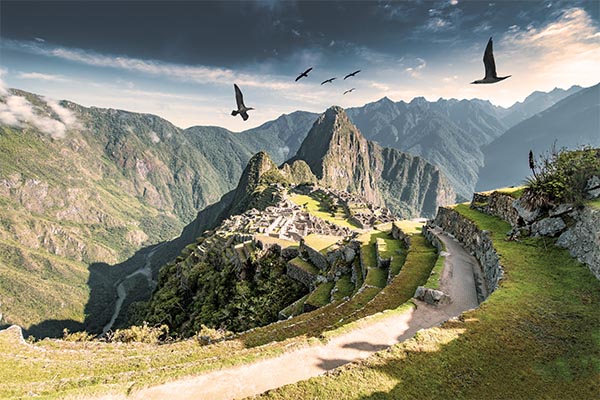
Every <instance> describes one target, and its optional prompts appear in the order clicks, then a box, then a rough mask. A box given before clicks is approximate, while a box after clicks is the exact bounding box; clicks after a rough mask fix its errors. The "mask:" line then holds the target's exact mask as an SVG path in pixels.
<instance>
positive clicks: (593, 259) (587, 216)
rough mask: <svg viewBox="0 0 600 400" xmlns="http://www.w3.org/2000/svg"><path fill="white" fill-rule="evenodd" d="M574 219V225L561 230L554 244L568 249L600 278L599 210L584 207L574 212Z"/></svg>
mask: <svg viewBox="0 0 600 400" xmlns="http://www.w3.org/2000/svg"><path fill="white" fill-rule="evenodd" d="M575 220H576V222H575V225H573V226H572V227H570V228H569V229H568V230H566V231H565V232H563V233H562V234H561V235H560V236H559V237H558V240H557V242H556V244H557V245H559V246H561V247H564V248H566V249H568V250H569V252H570V253H571V255H572V256H573V257H575V258H577V259H578V260H579V261H580V262H582V263H584V264H586V265H587V266H588V268H589V269H590V271H592V273H593V274H594V276H596V278H597V279H600V210H598V209H595V208H590V207H588V208H584V209H583V210H581V211H579V212H577V213H576V214H575Z"/></svg>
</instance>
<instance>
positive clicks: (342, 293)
mask: <svg viewBox="0 0 600 400" xmlns="http://www.w3.org/2000/svg"><path fill="white" fill-rule="evenodd" d="M350 279H351V277H350V275H343V276H342V277H341V278H340V279H338V280H337V281H336V282H335V287H334V291H333V294H332V299H333V301H340V300H343V299H344V298H345V297H350V296H352V293H353V292H354V283H352V281H351V280H350Z"/></svg>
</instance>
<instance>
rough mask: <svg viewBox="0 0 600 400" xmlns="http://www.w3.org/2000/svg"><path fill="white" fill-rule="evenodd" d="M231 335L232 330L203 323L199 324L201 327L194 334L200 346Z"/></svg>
mask: <svg viewBox="0 0 600 400" xmlns="http://www.w3.org/2000/svg"><path fill="white" fill-rule="evenodd" d="M231 336H233V332H229V331H226V330H225V329H213V328H209V327H207V326H205V325H201V329H200V331H199V332H198V334H197V335H196V339H197V340H198V343H200V345H202V346H206V345H209V344H212V343H216V342H220V341H222V340H225V339H227V338H228V337H231Z"/></svg>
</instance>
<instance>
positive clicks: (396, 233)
mask: <svg viewBox="0 0 600 400" xmlns="http://www.w3.org/2000/svg"><path fill="white" fill-rule="evenodd" d="M392 237H393V238H394V239H397V240H402V241H403V242H404V244H405V245H406V247H409V246H410V236H409V235H407V234H406V233H404V231H403V230H402V229H401V228H400V227H399V226H398V225H397V224H396V223H395V222H394V223H393V224H392Z"/></svg>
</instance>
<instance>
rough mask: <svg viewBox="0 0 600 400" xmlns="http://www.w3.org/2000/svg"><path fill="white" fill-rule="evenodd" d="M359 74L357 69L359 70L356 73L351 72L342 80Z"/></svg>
mask: <svg viewBox="0 0 600 400" xmlns="http://www.w3.org/2000/svg"><path fill="white" fill-rule="evenodd" d="M359 72H360V69H359V70H356V71H354V72H352V73H350V74H348V75H346V76H345V77H344V79H346V78H350V77H351V76H354V75H356V74H358V73H359Z"/></svg>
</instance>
